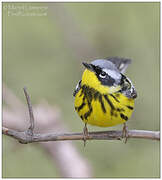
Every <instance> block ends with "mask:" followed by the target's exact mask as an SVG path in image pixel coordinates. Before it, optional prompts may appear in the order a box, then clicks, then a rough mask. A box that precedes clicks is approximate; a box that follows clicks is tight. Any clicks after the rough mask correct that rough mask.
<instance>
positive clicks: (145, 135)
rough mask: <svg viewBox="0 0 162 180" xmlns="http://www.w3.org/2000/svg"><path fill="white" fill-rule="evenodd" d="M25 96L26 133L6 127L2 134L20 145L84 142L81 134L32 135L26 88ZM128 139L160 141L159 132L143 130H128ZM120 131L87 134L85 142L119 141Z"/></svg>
mask: <svg viewBox="0 0 162 180" xmlns="http://www.w3.org/2000/svg"><path fill="white" fill-rule="evenodd" d="M24 93H25V96H26V100H27V104H28V109H29V116H30V127H29V128H28V130H27V131H21V132H18V131H15V130H12V129H8V128H6V127H3V128H2V133H3V134H5V135H7V136H11V137H13V138H15V139H17V140H18V141H19V142H20V143H23V144H27V143H33V142H46V141H65V140H84V138H85V137H84V136H83V133H63V134H56V133H55V134H54V133H48V134H34V133H33V130H34V115H33V110H32V105H31V102H30V98H29V95H28V93H27V90H26V88H24ZM127 136H128V138H142V139H152V140H160V132H159V131H145V130H129V131H127ZM121 138H122V131H100V132H89V134H88V136H87V137H86V139H87V140H121Z"/></svg>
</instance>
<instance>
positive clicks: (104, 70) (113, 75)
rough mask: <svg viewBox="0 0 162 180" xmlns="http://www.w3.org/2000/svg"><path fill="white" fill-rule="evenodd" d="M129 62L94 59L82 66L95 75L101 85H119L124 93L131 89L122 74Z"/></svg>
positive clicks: (121, 59)
mask: <svg viewBox="0 0 162 180" xmlns="http://www.w3.org/2000/svg"><path fill="white" fill-rule="evenodd" d="M130 62H131V60H130V59H124V58H118V57H111V58H107V59H96V60H94V61H92V62H91V63H90V64H88V63H85V62H83V65H84V66H85V67H86V68H87V69H89V70H90V71H93V72H94V73H95V75H96V76H97V78H98V80H99V81H100V82H101V84H102V85H105V86H109V87H111V86H118V85H120V86H121V87H122V88H124V91H126V90H127V89H128V88H131V87H132V83H131V81H130V80H128V79H127V78H126V76H124V75H123V73H124V72H125V70H126V68H127V67H128V65H129V64H130ZM126 86H127V87H126ZM133 88H134V87H133Z"/></svg>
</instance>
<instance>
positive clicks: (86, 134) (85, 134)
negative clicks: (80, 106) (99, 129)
mask: <svg viewBox="0 0 162 180" xmlns="http://www.w3.org/2000/svg"><path fill="white" fill-rule="evenodd" d="M87 137H88V128H87V124H86V123H85V126H84V128H83V141H84V147H85V145H86V140H87Z"/></svg>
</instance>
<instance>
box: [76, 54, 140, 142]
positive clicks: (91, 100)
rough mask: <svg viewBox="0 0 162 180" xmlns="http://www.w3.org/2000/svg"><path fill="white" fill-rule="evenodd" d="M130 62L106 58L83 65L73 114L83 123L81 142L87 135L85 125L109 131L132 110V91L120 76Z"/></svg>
mask: <svg viewBox="0 0 162 180" xmlns="http://www.w3.org/2000/svg"><path fill="white" fill-rule="evenodd" d="M130 63H131V60H130V59H125V58H119V57H110V58H106V59H97V60H94V61H92V62H91V63H89V64H88V63H85V62H83V65H84V66H85V68H86V69H85V71H84V72H83V75H82V80H80V81H79V83H78V84H77V86H76V89H75V91H74V93H73V95H74V96H75V110H76V111H77V113H78V114H79V116H80V117H81V119H82V120H83V122H84V123H85V127H84V129H83V134H84V137H85V139H84V141H85V140H86V135H88V129H87V126H86V125H87V123H88V124H91V125H95V126H101V127H109V126H114V125H117V124H122V123H124V127H123V130H126V124H125V122H126V121H127V120H128V119H129V118H130V116H131V115H132V112H133V109H134V99H135V98H136V97H137V93H136V90H135V88H134V86H133V84H132V82H131V81H130V79H129V78H128V77H126V76H125V75H124V72H125V70H126V68H127V67H128V65H129V64H130Z"/></svg>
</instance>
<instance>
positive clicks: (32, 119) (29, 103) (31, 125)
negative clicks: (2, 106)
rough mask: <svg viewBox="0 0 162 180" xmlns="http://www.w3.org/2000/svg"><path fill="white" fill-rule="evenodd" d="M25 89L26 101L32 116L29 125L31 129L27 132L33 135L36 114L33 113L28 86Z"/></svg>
mask: <svg viewBox="0 0 162 180" xmlns="http://www.w3.org/2000/svg"><path fill="white" fill-rule="evenodd" d="M23 90H24V94H25V97H26V101H27V104H28V109H29V116H30V126H29V129H28V130H27V133H29V134H31V135H33V130H34V115H33V109H32V105H31V101H30V97H29V95H28V93H27V89H26V87H24V88H23Z"/></svg>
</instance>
